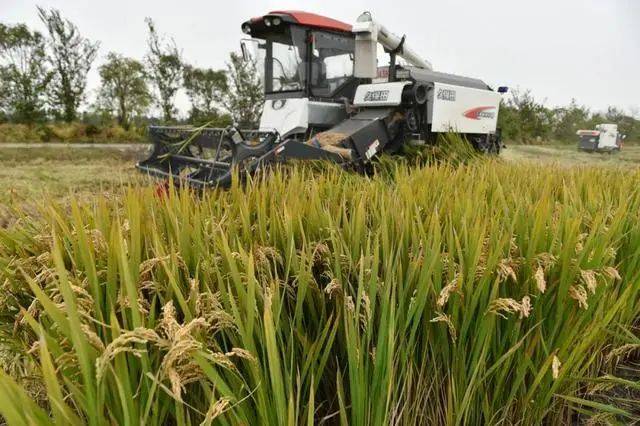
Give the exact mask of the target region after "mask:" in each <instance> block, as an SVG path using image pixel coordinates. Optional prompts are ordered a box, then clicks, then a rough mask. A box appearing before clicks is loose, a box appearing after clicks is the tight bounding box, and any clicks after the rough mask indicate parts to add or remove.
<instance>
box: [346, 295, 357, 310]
mask: <svg viewBox="0 0 640 426" xmlns="http://www.w3.org/2000/svg"><path fill="white" fill-rule="evenodd" d="M344 303H345V307H346V309H347V311H348V312H351V313H353V312H354V311H355V310H356V305H355V304H354V303H353V297H351V296H347V297H346V298H345V301H344Z"/></svg>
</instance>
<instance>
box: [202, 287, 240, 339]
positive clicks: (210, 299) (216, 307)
mask: <svg viewBox="0 0 640 426" xmlns="http://www.w3.org/2000/svg"><path fill="white" fill-rule="evenodd" d="M218 298H219V294H218V293H210V292H207V293H200V294H198V296H197V298H196V315H197V316H198V317H201V318H204V319H205V320H206V321H207V324H208V327H209V330H210V331H212V332H216V331H218V330H223V329H234V328H235V322H234V320H233V316H232V315H231V314H229V313H228V312H227V311H225V310H224V308H223V307H222V304H221V303H220V300H219V299H218Z"/></svg>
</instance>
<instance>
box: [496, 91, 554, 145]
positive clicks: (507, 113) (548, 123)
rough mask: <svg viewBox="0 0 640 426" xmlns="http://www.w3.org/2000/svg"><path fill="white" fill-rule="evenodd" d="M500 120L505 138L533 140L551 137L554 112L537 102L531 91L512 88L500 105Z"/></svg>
mask: <svg viewBox="0 0 640 426" xmlns="http://www.w3.org/2000/svg"><path fill="white" fill-rule="evenodd" d="M498 120H499V126H500V127H501V128H502V129H503V135H504V138H505V139H507V140H509V139H511V140H521V141H524V142H531V141H533V140H535V139H542V140H547V139H548V138H549V136H550V135H551V131H552V129H553V125H554V114H553V112H552V111H550V110H549V109H548V108H546V107H545V106H544V104H543V103H539V102H537V101H536V100H535V99H534V97H533V95H532V94H531V91H529V90H525V91H520V90H518V89H512V90H511V96H510V98H509V99H508V100H507V101H506V102H505V104H504V105H503V106H501V107H500V114H499V115H498Z"/></svg>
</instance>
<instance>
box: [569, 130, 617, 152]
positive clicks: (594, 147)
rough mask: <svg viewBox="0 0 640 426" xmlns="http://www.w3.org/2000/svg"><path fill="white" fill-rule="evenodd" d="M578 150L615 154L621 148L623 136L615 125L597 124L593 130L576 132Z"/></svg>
mask: <svg viewBox="0 0 640 426" xmlns="http://www.w3.org/2000/svg"><path fill="white" fill-rule="evenodd" d="M576 134H577V135H578V137H579V138H580V139H579V141H578V149H579V150H581V151H587V152H609V153H611V152H615V151H620V148H622V141H623V140H624V139H625V137H626V136H625V135H622V134H620V133H618V126H617V125H616V124H598V125H597V126H596V129H595V130H578V131H577V133H576Z"/></svg>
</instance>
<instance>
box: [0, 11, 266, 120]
mask: <svg viewBox="0 0 640 426" xmlns="http://www.w3.org/2000/svg"><path fill="white" fill-rule="evenodd" d="M38 16H39V17H40V20H41V21H42V23H43V24H44V26H45V28H46V30H47V31H46V34H44V35H43V34H42V33H40V32H38V31H34V30H31V29H29V28H28V27H27V26H26V25H24V24H17V25H6V24H2V23H0V121H11V122H15V123H27V124H31V123H40V122H43V121H47V120H62V121H66V122H72V121H75V120H77V119H78V118H79V110H80V108H81V106H82V105H84V104H86V101H87V75H88V73H89V71H90V69H91V67H92V66H93V64H94V61H95V59H96V57H97V55H98V51H99V48H100V43H99V42H94V41H91V40H89V39H87V38H86V37H83V36H82V35H81V34H80V32H79V30H78V28H77V26H76V25H75V24H73V22H71V21H70V20H68V19H66V18H64V17H63V16H62V15H61V13H60V12H59V11H58V10H55V9H51V10H46V9H43V8H40V7H39V8H38ZM145 22H146V25H147V28H148V39H147V48H148V51H147V54H146V55H145V57H144V58H143V59H142V60H137V59H134V58H128V57H124V56H122V55H120V54H118V53H115V52H109V53H108V54H107V55H106V58H105V61H104V63H103V64H102V65H100V66H99V67H98V71H99V74H100V80H101V84H100V87H99V88H98V90H97V96H96V97H95V101H94V102H92V103H91V104H90V105H89V108H90V110H91V111H92V112H93V115H94V116H99V117H102V118H105V119H115V120H116V121H117V123H118V124H119V125H121V126H122V127H124V128H125V129H128V128H129V127H130V126H131V123H132V122H133V121H134V120H139V119H146V118H148V116H149V113H150V112H151V111H152V108H153V107H156V108H157V111H159V112H160V115H161V120H162V121H163V122H164V123H172V122H176V117H177V110H176V106H175V99H176V95H177V94H178V92H179V91H180V90H185V92H186V94H187V96H188V97H189V100H190V103H191V109H190V112H189V120H190V121H195V122H210V121H213V122H214V123H215V124H217V125H224V124H229V123H231V122H235V123H237V124H239V125H240V126H243V127H244V126H249V127H250V126H252V125H254V124H255V123H256V122H257V120H258V116H259V113H260V110H261V107H262V90H261V84H260V80H259V78H258V75H257V73H256V69H255V64H252V63H250V62H249V63H247V62H245V61H243V60H242V58H241V57H239V56H238V55H236V54H234V53H232V54H231V55H230V58H229V62H228V64H227V69H225V70H214V69H209V68H197V67H194V66H191V65H189V64H188V63H187V62H186V61H185V60H184V58H183V55H182V52H181V51H180V49H178V47H177V46H176V43H175V41H174V40H173V39H170V38H167V37H165V36H162V35H161V34H159V33H158V31H157V29H156V26H155V24H154V22H153V21H152V20H151V19H150V18H147V19H146V21H145Z"/></svg>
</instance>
